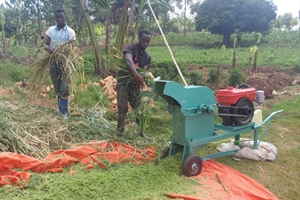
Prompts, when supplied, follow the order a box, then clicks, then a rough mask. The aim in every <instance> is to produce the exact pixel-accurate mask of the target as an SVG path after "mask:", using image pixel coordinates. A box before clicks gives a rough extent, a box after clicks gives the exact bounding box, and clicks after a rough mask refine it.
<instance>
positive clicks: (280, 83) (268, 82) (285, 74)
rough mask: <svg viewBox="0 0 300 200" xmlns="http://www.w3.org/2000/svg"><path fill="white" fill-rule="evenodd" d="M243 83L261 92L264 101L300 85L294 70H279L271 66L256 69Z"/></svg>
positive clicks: (298, 77)
mask: <svg viewBox="0 0 300 200" xmlns="http://www.w3.org/2000/svg"><path fill="white" fill-rule="evenodd" d="M245 83H246V84H247V85H249V86H251V87H254V88H255V89H256V90H263V91H264V92H265V98H266V99H272V98H274V95H278V94H280V93H282V92H284V91H286V90H292V88H290V89H289V86H292V85H297V84H300V74H297V72H296V71H295V70H294V69H282V68H281V69H280V68H275V67H272V66H265V67H258V68H257V70H256V71H255V72H254V71H252V72H251V74H250V76H248V78H247V79H246V81H245ZM286 92H293V91H286Z"/></svg>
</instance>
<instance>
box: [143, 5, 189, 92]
mask: <svg viewBox="0 0 300 200" xmlns="http://www.w3.org/2000/svg"><path fill="white" fill-rule="evenodd" d="M147 2H148V6H149V8H150V10H151V13H152V15H153V17H154V20H155V22H156V24H157V26H158V28H159V30H160V32H161V35H162V36H163V39H164V41H165V43H166V45H167V48H168V50H169V53H170V55H171V57H172V60H173V62H174V64H175V67H176V69H177V72H178V74H179V76H180V78H181V80H182V82H183V83H184V86H188V84H187V82H186V81H185V79H184V77H183V75H182V73H181V70H180V68H179V67H178V65H177V62H176V60H175V58H174V56H173V53H172V50H171V48H170V46H169V45H168V42H167V39H166V38H165V35H164V33H163V31H162V29H161V27H160V25H159V22H158V20H157V18H156V16H155V13H154V11H153V9H152V6H151V4H150V1H149V0H147Z"/></svg>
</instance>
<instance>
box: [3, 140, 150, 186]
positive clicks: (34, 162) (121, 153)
mask: <svg viewBox="0 0 300 200" xmlns="http://www.w3.org/2000/svg"><path fill="white" fill-rule="evenodd" d="M155 158H156V154H155V149H154V148H145V149H143V150H140V149H135V148H134V147H132V146H129V145H123V144H119V143H117V142H107V141H92V142H90V143H87V144H84V145H78V146H75V147H73V148H71V149H67V150H58V151H55V152H53V153H51V154H49V155H48V156H47V157H46V158H45V159H44V160H39V159H36V158H32V157H30V156H25V155H21V154H17V153H11V152H2V153H0V163H1V164H0V186H3V185H9V184H10V185H15V184H20V183H21V181H22V185H23V186H26V183H27V182H28V180H29V178H30V176H31V174H30V173H29V172H26V171H27V170H31V171H33V172H36V173H46V172H62V171H63V168H64V167H67V166H69V165H72V164H75V163H78V162H81V164H84V165H86V168H89V169H90V168H93V166H94V165H93V164H94V163H97V164H98V165H99V166H100V167H102V168H105V165H104V164H103V163H102V162H101V159H105V160H107V161H110V162H115V163H121V162H134V163H138V164H141V163H142V161H151V160H153V159H155ZM16 168H17V169H22V170H24V172H18V171H16V170H13V169H16ZM71 171H72V170H71ZM70 173H74V172H70Z"/></svg>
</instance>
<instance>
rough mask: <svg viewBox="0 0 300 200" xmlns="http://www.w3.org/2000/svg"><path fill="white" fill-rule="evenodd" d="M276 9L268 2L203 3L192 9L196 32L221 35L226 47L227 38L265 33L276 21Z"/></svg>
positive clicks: (225, 0) (215, 0)
mask: <svg viewBox="0 0 300 200" xmlns="http://www.w3.org/2000/svg"><path fill="white" fill-rule="evenodd" d="M276 10H277V7H276V6H275V5H274V3H273V1H268V0H223V1H220V0H204V1H203V2H202V3H198V4H195V5H193V6H192V10H191V11H192V12H193V13H196V17H195V21H196V30H198V31H201V30H203V29H204V30H208V31H211V32H212V33H214V34H221V35H223V43H224V45H225V46H228V44H229V39H230V35H231V34H232V33H234V31H235V30H237V29H238V30H239V31H241V32H248V31H249V32H265V31H267V30H268V29H269V27H270V22H271V21H272V20H273V19H275V18H276Z"/></svg>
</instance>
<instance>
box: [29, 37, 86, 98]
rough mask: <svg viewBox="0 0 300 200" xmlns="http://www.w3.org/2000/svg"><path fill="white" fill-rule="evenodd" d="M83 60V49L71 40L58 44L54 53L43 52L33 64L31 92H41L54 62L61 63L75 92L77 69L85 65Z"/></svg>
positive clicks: (35, 93) (30, 83) (30, 81)
mask: <svg viewBox="0 0 300 200" xmlns="http://www.w3.org/2000/svg"><path fill="white" fill-rule="evenodd" d="M82 61H83V59H82V57H81V51H80V50H79V48H78V47H76V46H75V45H73V43H72V42H71V41H69V42H66V43H64V44H62V45H61V46H58V47H57V48H56V49H55V50H54V52H53V53H52V54H49V53H48V52H44V53H42V54H41V55H40V56H39V57H38V58H37V59H36V61H35V62H34V63H33V64H32V65H31V78H30V79H29V85H30V90H31V92H32V93H33V94H34V95H35V96H36V95H37V94H39V93H40V92H41V90H42V88H43V86H44V82H45V79H46V77H47V75H48V74H49V73H48V72H49V70H50V68H51V67H52V66H53V65H54V64H56V63H60V64H61V65H60V66H61V67H62V68H63V71H64V74H63V76H66V77H67V78H68V80H69V87H70V90H71V92H72V93H75V83H76V82H75V78H76V76H75V74H76V73H75V72H76V69H80V67H82V66H83V62H82ZM77 71H78V70H77Z"/></svg>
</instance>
